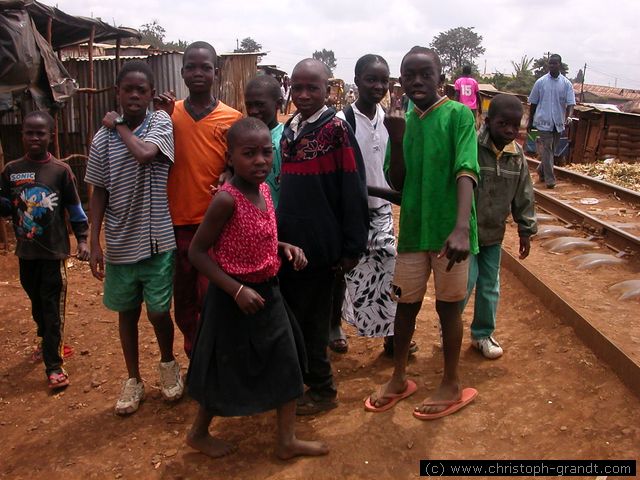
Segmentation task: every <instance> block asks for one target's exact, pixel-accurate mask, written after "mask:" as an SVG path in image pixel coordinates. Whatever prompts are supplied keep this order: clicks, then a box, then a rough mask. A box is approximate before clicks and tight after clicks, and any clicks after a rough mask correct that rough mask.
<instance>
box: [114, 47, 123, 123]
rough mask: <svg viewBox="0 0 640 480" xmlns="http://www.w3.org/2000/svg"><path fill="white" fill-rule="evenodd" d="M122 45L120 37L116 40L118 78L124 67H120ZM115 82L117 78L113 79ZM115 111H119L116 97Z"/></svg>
mask: <svg viewBox="0 0 640 480" xmlns="http://www.w3.org/2000/svg"><path fill="white" fill-rule="evenodd" d="M121 43H122V39H121V38H120V37H118V38H117V39H116V78H118V74H119V73H120V67H121V66H122V65H120V45H121ZM113 80H114V82H115V80H116V79H115V78H114V79H113ZM113 110H114V111H115V112H117V111H118V99H117V98H116V95H114V96H113Z"/></svg>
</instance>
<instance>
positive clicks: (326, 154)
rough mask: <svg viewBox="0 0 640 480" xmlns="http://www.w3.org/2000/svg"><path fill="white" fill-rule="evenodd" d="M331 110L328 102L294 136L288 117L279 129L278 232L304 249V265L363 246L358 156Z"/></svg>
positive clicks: (364, 214) (330, 261)
mask: <svg viewBox="0 0 640 480" xmlns="http://www.w3.org/2000/svg"><path fill="white" fill-rule="evenodd" d="M335 114H336V112H335V110H333V109H331V108H330V109H329V110H327V111H326V112H324V113H323V114H322V115H321V116H320V118H319V119H318V120H317V121H316V122H313V123H311V124H307V125H305V126H304V127H303V129H302V131H301V132H300V134H299V135H298V138H296V139H295V140H294V138H293V137H294V135H293V130H292V129H291V128H290V126H289V125H290V123H291V120H289V121H288V122H287V123H286V124H285V128H284V132H283V134H282V140H281V148H282V167H281V172H280V202H279V204H278V210H277V219H278V238H279V240H280V241H282V242H287V243H291V244H293V245H296V246H298V247H300V248H302V249H303V250H304V253H305V255H306V257H307V260H308V261H309V265H308V267H307V268H308V269H316V268H326V267H330V266H333V265H335V264H336V263H337V262H338V261H339V260H340V258H342V257H347V258H358V257H359V256H360V255H361V254H362V253H364V252H365V251H366V249H367V235H368V230H369V209H368V207H367V186H366V178H365V170H364V162H363V159H362V154H361V153H360V149H359V148H358V143H357V141H356V139H355V137H354V135H353V132H352V131H351V129H350V127H349V126H348V124H347V123H346V122H345V121H344V120H341V119H339V118H337V117H336V116H335Z"/></svg>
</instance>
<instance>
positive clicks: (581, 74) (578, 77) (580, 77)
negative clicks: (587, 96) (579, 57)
mask: <svg viewBox="0 0 640 480" xmlns="http://www.w3.org/2000/svg"><path fill="white" fill-rule="evenodd" d="M582 82H584V72H583V71H582V69H580V70H578V74H577V75H576V78H574V79H573V83H582Z"/></svg>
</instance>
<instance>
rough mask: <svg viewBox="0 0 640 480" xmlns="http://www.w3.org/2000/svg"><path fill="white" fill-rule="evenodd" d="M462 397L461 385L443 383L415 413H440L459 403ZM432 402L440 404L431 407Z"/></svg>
mask: <svg viewBox="0 0 640 480" xmlns="http://www.w3.org/2000/svg"><path fill="white" fill-rule="evenodd" d="M461 395H462V390H461V389H460V384H459V383H457V382H456V383H441V384H440V387H438V390H436V392H435V393H434V394H433V395H432V396H430V397H429V398H427V399H425V401H424V402H423V404H422V405H420V406H419V407H416V408H415V411H416V412H420V413H440V412H442V411H443V410H446V409H447V407H449V406H450V405H451V404H452V403H456V402H458V401H459V400H460V398H461ZM430 402H433V403H438V404H439V405H429V403H430Z"/></svg>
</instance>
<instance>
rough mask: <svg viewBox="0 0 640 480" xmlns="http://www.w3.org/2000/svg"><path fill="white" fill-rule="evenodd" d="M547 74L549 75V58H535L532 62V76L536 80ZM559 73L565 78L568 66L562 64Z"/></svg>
mask: <svg viewBox="0 0 640 480" xmlns="http://www.w3.org/2000/svg"><path fill="white" fill-rule="evenodd" d="M547 73H549V57H547V56H542V57H540V58H536V60H535V61H534V62H533V75H534V76H535V77H536V79H538V78H540V77H542V76H543V75H546V74H547ZM560 73H561V74H562V75H564V76H566V75H567V73H569V65H567V64H566V63H564V62H562V63H561V64H560Z"/></svg>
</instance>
